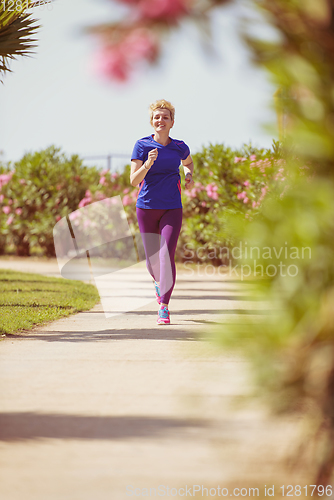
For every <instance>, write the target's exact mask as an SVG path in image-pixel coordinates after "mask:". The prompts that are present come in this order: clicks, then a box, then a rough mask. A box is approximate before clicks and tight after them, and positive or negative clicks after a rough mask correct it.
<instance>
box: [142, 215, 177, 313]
mask: <svg viewBox="0 0 334 500" xmlns="http://www.w3.org/2000/svg"><path fill="white" fill-rule="evenodd" d="M137 218H138V225H139V231H140V234H141V237H142V241H143V245H144V249H145V254H146V266H147V269H148V272H149V273H150V275H151V276H152V278H153V279H155V280H156V281H159V282H160V292H161V303H163V304H168V303H169V300H170V297H171V295H172V291H173V288H174V285H175V279H176V268H175V260H174V259H175V250H176V245H177V240H178V238H179V234H180V231H181V225H182V208H172V209H167V210H164V209H155V208H138V207H137ZM154 235H161V237H158V236H157V237H155V236H154ZM159 240H161V241H159ZM167 252H168V255H166V253H167ZM154 256H158V258H154ZM168 257H169V258H168Z"/></svg>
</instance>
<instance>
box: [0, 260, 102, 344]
mask: <svg viewBox="0 0 334 500" xmlns="http://www.w3.org/2000/svg"><path fill="white" fill-rule="evenodd" d="M98 301H99V294H98V291H97V289H96V288H95V286H93V285H88V284H85V283H82V282H81V281H72V280H65V279H62V278H48V277H46V276H41V275H40V274H30V273H20V272H16V271H10V270H5V269H0V334H2V335H3V334H5V335H9V334H13V333H17V332H20V331H22V330H29V329H31V328H32V327H34V326H35V325H40V324H42V323H47V322H48V321H53V320H55V319H58V318H62V317H64V316H69V315H70V314H73V313H77V312H79V311H87V310H88V309H91V308H92V307H93V306H94V305H95V304H97V302H98Z"/></svg>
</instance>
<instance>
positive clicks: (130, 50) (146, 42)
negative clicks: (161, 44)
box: [95, 28, 158, 82]
mask: <svg viewBox="0 0 334 500" xmlns="http://www.w3.org/2000/svg"><path fill="white" fill-rule="evenodd" d="M157 55H158V39H157V38H156V37H155V35H153V33H151V32H150V31H148V30H146V29H143V28H137V29H135V30H134V31H132V32H130V34H129V35H127V36H126V37H125V38H124V39H123V40H121V41H120V42H119V43H118V44H117V45H107V46H104V47H103V48H102V49H101V51H100V53H99V54H98V56H97V58H96V63H95V65H96V68H97V70H98V72H99V73H101V74H102V75H104V76H106V77H107V78H111V79H114V80H116V81H119V82H125V81H127V80H128V79H129V77H130V73H131V71H132V69H134V67H135V66H136V65H137V63H138V62H140V61H149V62H153V61H154V60H155V59H156V57H157Z"/></svg>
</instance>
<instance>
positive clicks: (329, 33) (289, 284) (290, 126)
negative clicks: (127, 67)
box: [219, 0, 334, 485]
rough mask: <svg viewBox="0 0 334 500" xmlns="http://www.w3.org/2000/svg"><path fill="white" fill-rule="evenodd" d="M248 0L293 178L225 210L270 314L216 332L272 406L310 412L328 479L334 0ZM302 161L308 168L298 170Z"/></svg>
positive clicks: (333, 429)
mask: <svg viewBox="0 0 334 500" xmlns="http://www.w3.org/2000/svg"><path fill="white" fill-rule="evenodd" d="M252 3H253V4H255V5H256V6H257V7H259V8H260V11H261V12H262V14H263V17H264V19H266V22H267V23H269V24H270V25H271V26H272V27H274V28H275V29H276V32H277V35H278V36H277V37H276V41H275V42H273V41H270V42H268V41H267V42H266V41H264V40H263V39H261V40H260V39H255V38H254V35H253V36H251V35H250V34H249V33H247V30H246V34H245V39H246V41H247V43H248V46H249V47H250V49H251V51H252V54H253V56H254V60H255V61H256V62H257V63H258V64H260V65H262V66H264V67H266V68H267V70H268V71H269V73H270V75H271V78H272V80H273V82H274V83H276V84H277V86H279V89H280V91H279V92H278V98H277V106H278V111H279V113H280V118H281V120H282V122H283V123H285V124H286V126H285V128H284V129H283V131H282V132H283V134H284V136H283V138H282V139H283V150H284V151H285V153H284V154H285V158H286V161H287V170H289V172H290V182H289V183H288V186H287V189H286V190H285V192H284V195H283V196H282V197H280V196H275V193H274V192H272V193H269V195H268V196H267V197H266V199H265V200H264V202H263V203H262V205H261V207H260V210H259V213H258V214H257V215H256V216H254V217H253V218H252V220H248V221H247V220H245V219H244V218H240V216H234V217H232V218H231V219H230V226H231V227H232V228H233V230H234V234H235V237H236V238H240V239H241V240H242V242H243V245H244V248H245V247H246V245H247V248H248V250H249V248H251V247H252V248H254V250H253V253H252V254H250V252H249V251H248V252H247V255H246V252H245V251H244V253H243V257H242V259H241V261H240V264H241V265H244V266H250V268H248V267H244V270H245V272H247V273H248V272H249V271H250V269H251V270H252V273H254V274H256V275H257V276H258V277H260V276H263V279H262V280H259V287H258V293H257V298H258V299H259V300H261V301H262V302H263V304H267V305H268V311H267V312H268V314H267V315H265V316H263V315H262V316H261V317H259V316H256V311H254V314H255V316H252V317H250V318H249V319H246V320H245V319H244V318H245V317H244V316H243V317H242V318H241V319H240V318H238V319H236V321H235V322H233V323H231V324H230V325H224V327H221V328H220V331H219V338H220V341H221V342H222V343H223V344H224V345H228V346H231V347H233V348H235V349H239V350H241V351H242V352H243V353H245V354H247V355H248V356H249V357H250V359H251V360H252V361H253V363H254V366H255V368H256V371H255V373H256V374H257V378H258V382H259V388H260V391H261V393H262V395H264V396H265V397H266V399H267V401H270V402H271V404H272V405H273V407H274V408H275V409H276V410H279V411H283V410H297V409H298V410H303V411H304V412H306V413H308V414H309V416H310V421H311V423H312V426H311V429H312V432H311V433H310V434H309V435H308V436H304V439H305V443H308V444H309V445H310V444H311V445H312V447H313V452H312V453H313V456H312V468H313V474H314V478H312V481H314V482H315V483H316V484H318V485H327V484H331V481H332V479H333V468H334V238H333V236H334V92H333V90H334V87H333V81H334V78H333V76H334V57H333V55H334V52H333V47H334V16H333V9H334V7H333V2H330V1H329V0H328V1H327V0H309V1H307V2H291V1H288V0H254V2H252ZM253 32H254V30H253ZM300 164H303V165H306V166H307V168H308V169H309V175H308V176H307V177H302V176H300V175H297V172H298V170H299V168H300ZM256 249H257V250H256ZM256 266H258V267H257V268H256ZM261 266H262V267H261ZM307 448H308V446H307V445H306V446H305V449H307ZM308 451H310V450H308ZM298 461H299V463H300V464H302V463H303V456H298Z"/></svg>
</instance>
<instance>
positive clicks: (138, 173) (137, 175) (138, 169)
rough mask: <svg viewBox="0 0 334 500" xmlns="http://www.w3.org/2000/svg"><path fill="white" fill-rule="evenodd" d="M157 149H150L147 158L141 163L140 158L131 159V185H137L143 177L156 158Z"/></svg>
mask: <svg viewBox="0 0 334 500" xmlns="http://www.w3.org/2000/svg"><path fill="white" fill-rule="evenodd" d="M157 156H158V150H157V149H151V151H150V152H149V154H148V158H147V160H146V161H145V162H144V163H143V162H142V161H141V160H131V173H130V183H131V186H138V184H140V183H141V181H142V180H143V179H144V177H145V175H146V174H147V172H148V171H149V170H150V168H151V167H152V165H153V163H154V162H155V160H156V159H157Z"/></svg>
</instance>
